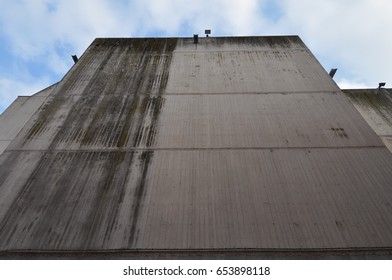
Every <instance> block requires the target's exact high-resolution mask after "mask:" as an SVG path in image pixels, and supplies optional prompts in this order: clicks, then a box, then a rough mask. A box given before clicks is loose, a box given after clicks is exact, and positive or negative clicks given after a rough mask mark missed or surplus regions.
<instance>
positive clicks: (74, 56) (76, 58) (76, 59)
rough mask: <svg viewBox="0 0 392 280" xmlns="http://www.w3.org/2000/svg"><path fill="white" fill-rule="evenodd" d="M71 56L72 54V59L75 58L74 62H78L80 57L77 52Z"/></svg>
mask: <svg viewBox="0 0 392 280" xmlns="http://www.w3.org/2000/svg"><path fill="white" fill-rule="evenodd" d="M71 56H72V59H73V61H74V63H76V62H78V60H79V59H78V57H77V55H76V54H74V55H71Z"/></svg>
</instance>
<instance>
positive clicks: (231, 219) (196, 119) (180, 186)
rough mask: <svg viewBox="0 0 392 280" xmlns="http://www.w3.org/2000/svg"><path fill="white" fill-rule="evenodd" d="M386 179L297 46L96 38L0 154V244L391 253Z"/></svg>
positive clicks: (294, 42)
mask: <svg viewBox="0 0 392 280" xmlns="http://www.w3.org/2000/svg"><path fill="white" fill-rule="evenodd" d="M9 113H10V114H11V113H12V110H11V111H10V112H9ZM7 114H8V113H7ZM7 127H9V125H7ZM0 131H1V130H0ZM10 139H11V138H10ZM391 174H392V154H391V153H390V152H389V151H388V150H387V148H386V147H385V145H384V144H383V142H382V141H381V140H380V138H379V137H378V136H377V134H376V133H375V132H374V131H373V130H372V129H371V127H370V126H369V125H368V124H367V122H366V121H365V120H364V119H363V118H362V116H361V114H360V113H359V112H358V111H357V110H356V109H355V107H354V106H353V105H352V104H351V103H350V101H349V98H347V97H346V96H345V95H344V94H343V93H342V92H341V91H340V89H339V88H338V87H337V86H336V84H335V83H334V82H333V81H332V79H330V77H329V76H328V74H327V73H326V72H325V71H324V69H323V68H322V67H321V65H320V64H319V63H318V62H317V60H316V59H315V57H314V56H313V55H312V53H311V52H310V51H309V50H308V48H307V47H306V46H305V45H304V44H303V42H302V41H301V40H300V39H299V38H298V37H296V36H284V37H221V38H211V37H210V38H200V39H199V44H194V43H193V39H190V38H155V39H154V38H145V39H144V38H141V39H115V38H114V39H96V40H95V41H94V42H93V43H92V44H91V46H90V47H89V48H88V49H87V50H86V52H85V53H84V55H83V56H82V57H81V58H80V60H79V61H78V62H77V63H76V64H75V65H74V66H73V67H72V69H71V70H70V71H69V73H68V74H67V75H66V76H65V77H64V78H63V80H62V81H60V82H59V83H58V84H57V85H56V86H55V87H54V88H53V89H52V90H51V93H50V94H49V95H47V97H45V98H44V101H43V102H42V105H41V104H40V106H39V107H38V108H37V110H36V111H35V113H34V114H32V115H31V117H29V118H28V120H26V122H25V124H24V125H23V127H22V128H20V130H18V132H17V134H16V135H14V136H13V137H12V141H10V142H9V143H7V147H6V149H5V150H4V152H3V153H2V154H1V156H0V250H1V251H3V252H8V253H12V252H26V251H29V252H41V251H45V252H69V251H72V252H73V253H74V254H83V253H86V252H102V251H103V252H105V251H107V252H113V251H118V250H120V251H121V252H124V250H125V251H128V252H132V254H135V253H137V252H156V253H157V254H164V253H165V252H169V251H170V252H173V251H178V252H180V251H181V252H185V254H186V251H187V250H189V252H190V253H191V252H199V253H200V254H202V252H203V251H205V252H207V251H208V252H215V251H216V252H226V253H230V252H234V253H235V252H237V251H238V250H241V251H242V252H247V251H248V252H255V251H259V252H263V251H265V250H269V251H271V252H274V251H275V252H279V251H280V250H283V251H286V252H295V251H298V250H302V251H306V250H308V251H309V252H310V251H314V250H317V251H320V252H328V251H330V250H349V251H352V252H354V251H356V250H357V251H358V250H365V251H372V250H373V251H375V250H382V251H386V252H388V254H389V252H390V250H391V248H392V211H391V210H392V190H391V188H390V186H391V185H392V176H391ZM364 248H365V249H364Z"/></svg>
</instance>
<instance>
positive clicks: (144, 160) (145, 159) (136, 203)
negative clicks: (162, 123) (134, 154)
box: [128, 151, 153, 248]
mask: <svg viewBox="0 0 392 280" xmlns="http://www.w3.org/2000/svg"><path fill="white" fill-rule="evenodd" d="M152 157H153V152H152V151H143V152H142V154H141V155H140V166H141V176H140V178H139V180H138V185H137V186H136V189H135V194H134V198H133V204H132V205H133V207H132V218H131V221H132V222H131V223H132V225H131V230H130V234H129V242H128V244H129V247H130V248H132V247H133V246H134V245H135V243H136V241H137V238H138V235H137V234H136V226H137V224H138V219H139V214H140V210H141V206H142V201H143V198H144V195H145V192H146V181H147V171H148V168H149V166H150V161H151V159H152Z"/></svg>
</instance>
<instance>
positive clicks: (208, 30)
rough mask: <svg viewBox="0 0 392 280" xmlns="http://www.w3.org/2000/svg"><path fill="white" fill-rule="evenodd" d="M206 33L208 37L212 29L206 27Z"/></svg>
mask: <svg viewBox="0 0 392 280" xmlns="http://www.w3.org/2000/svg"><path fill="white" fill-rule="evenodd" d="M204 33H205V34H206V37H208V36H209V35H210V34H211V29H206V30H205V31H204Z"/></svg>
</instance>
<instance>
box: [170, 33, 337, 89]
mask: <svg viewBox="0 0 392 280" xmlns="http://www.w3.org/2000/svg"><path fill="white" fill-rule="evenodd" d="M207 41H208V40H207ZM277 41H279V38H277ZM216 42H220V44H219V45H217V44H218V43H215V44H213V43H209V44H207V45H206V46H205V47H204V48H203V49H204V51H203V52H201V51H193V50H192V47H190V46H188V48H187V47H184V45H186V42H182V44H183V45H182V46H181V45H180V46H179V48H178V49H176V51H175V52H174V56H173V61H172V63H171V68H170V75H169V81H168V85H167V88H166V92H167V93H169V94H173V93H177V94H185V93H188V94H189V93H190V94H193V93H194V94H199V93H201V94H207V93H245V92H293V91H302V92H303V91H313V92H315V91H338V90H339V88H338V87H337V86H336V84H335V83H334V82H333V81H332V79H331V78H330V77H329V76H328V74H327V73H326V72H325V70H324V69H323V68H322V67H321V65H320V64H319V63H318V62H317V61H316V60H315V58H314V56H313V55H312V54H311V53H310V52H309V50H307V49H306V48H305V47H303V46H302V47H301V48H294V49H292V48H290V47H291V46H292V44H288V45H283V46H281V45H279V44H275V45H274V44H266V43H265V42H264V41H263V38H260V39H259V40H257V41H256V40H254V41H253V45H251V47H249V45H246V44H243V45H241V44H240V42H237V43H233V44H232V45H231V44H230V42H231V41H230V40H228V42H227V43H226V44H225V38H221V40H217V41H216ZM299 43H300V42H299ZM187 44H188V45H191V44H192V43H191V42H188V43H187ZM222 45H223V46H222ZM266 45H267V47H266ZM218 46H219V47H222V49H221V50H219V51H216V50H217V49H218ZM259 46H260V47H259ZM197 48H198V47H197Z"/></svg>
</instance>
